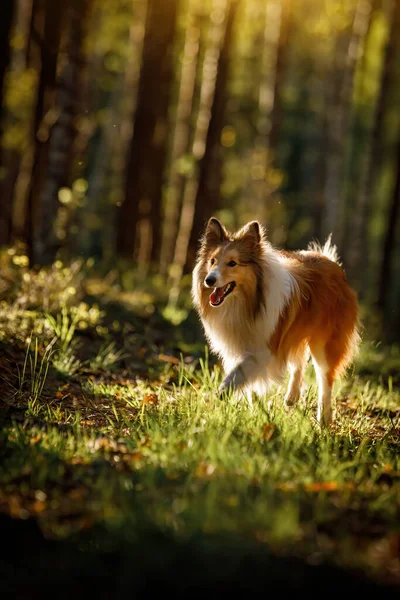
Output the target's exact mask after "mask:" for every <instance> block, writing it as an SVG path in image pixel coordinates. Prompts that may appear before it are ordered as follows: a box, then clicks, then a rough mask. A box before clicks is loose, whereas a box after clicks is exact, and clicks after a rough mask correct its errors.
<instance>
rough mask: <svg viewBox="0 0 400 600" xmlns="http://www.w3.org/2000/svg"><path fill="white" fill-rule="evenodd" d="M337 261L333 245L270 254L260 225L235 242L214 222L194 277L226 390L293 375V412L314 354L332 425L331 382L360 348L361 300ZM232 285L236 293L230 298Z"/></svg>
mask: <svg viewBox="0 0 400 600" xmlns="http://www.w3.org/2000/svg"><path fill="white" fill-rule="evenodd" d="M328 257H329V258H328ZM331 258H333V259H334V260H337V254H336V248H335V247H334V246H332V245H331V244H330V240H328V242H327V243H326V244H325V246H324V247H323V248H320V247H319V246H316V245H315V244H314V245H313V246H312V247H311V250H308V251H303V252H283V251H278V250H275V249H274V248H272V246H271V245H270V244H269V243H268V242H267V241H266V239H265V235H264V232H263V230H262V228H261V227H260V225H259V224H258V223H256V222H253V223H249V224H248V225H246V226H245V227H244V228H242V229H241V230H240V231H239V232H237V233H236V234H229V233H228V232H227V231H226V230H225V229H224V227H223V226H222V225H221V224H220V223H219V222H218V221H217V220H216V219H211V220H210V221H209V223H208V226H207V229H206V233H205V236H204V238H203V241H202V246H201V250H200V253H199V257H198V263H197V265H196V268H195V270H194V277H193V299H194V303H195V306H196V308H197V310H198V312H199V314H200V317H201V319H202V322H203V325H204V327H205V331H206V335H207V337H208V339H209V341H210V344H211V346H212V348H213V349H214V350H215V351H216V352H217V353H219V354H220V356H221V357H222V359H223V362H224V367H225V369H226V371H227V372H228V373H227V376H226V378H225V380H224V382H223V384H222V389H227V388H228V387H231V388H233V389H242V388H245V389H247V390H249V391H254V390H255V391H261V392H262V391H263V390H264V389H267V385H268V383H269V381H271V380H277V379H279V378H280V377H281V376H282V374H283V373H284V371H285V369H286V368H287V367H289V368H290V371H291V380H290V385H289V391H288V393H287V395H286V403H287V404H288V405H289V404H293V403H294V402H296V400H297V399H298V397H299V395H300V389H301V384H302V377H303V372H304V368H305V364H306V360H307V357H308V353H309V352H310V353H311V356H312V358H313V362H314V366H315V367H316V371H317V376H318V381H319V388H320V397H319V403H318V418H319V420H320V421H321V422H323V423H326V424H327V423H329V422H330V421H331V418H332V411H331V400H330V395H331V388H332V385H333V382H334V380H335V379H336V378H337V377H338V376H340V375H341V374H343V372H344V369H345V368H346V366H347V365H348V364H349V363H350V361H351V360H352V358H353V356H354V353H355V351H356V349H357V346H358V341H359V336H358V303H357V298H356V294H355V292H354V291H353V290H352V289H351V288H350V286H349V284H348V283H347V280H346V276H345V273H344V271H343V269H342V268H341V267H340V266H339V265H338V264H337V263H336V262H334V260H331ZM231 261H234V263H236V264H233V263H232V262H231ZM214 279H215V285H216V286H219V287H216V288H214V290H213V292H212V293H211V295H210V287H211V286H209V284H208V283H207V282H213V280H214ZM230 282H234V286H233V289H232V290H231V289H229V290H228V293H227V295H226V296H224V295H223V294H224V293H225V292H224V290H226V289H228V288H229V287H232V284H231V283H230ZM213 285H214V283H213ZM221 298H222V300H221ZM212 301H215V302H220V304H214V305H212Z"/></svg>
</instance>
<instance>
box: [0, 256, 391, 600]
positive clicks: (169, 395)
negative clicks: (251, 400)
mask: <svg viewBox="0 0 400 600" xmlns="http://www.w3.org/2000/svg"><path fill="white" fill-rule="evenodd" d="M62 268H64V267H63V266H60V269H62ZM52 269H53V273H54V269H55V267H54V266H53V268H52ZM17 274H18V272H17ZM67 275H68V277H66V281H67V283H66V285H68V288H71V287H73V288H74V285H75V284H74V281H73V279H72V280H71V277H70V274H69V273H68V274H67ZM78 275H79V282H80V283H82V282H83V281H86V286H83V287H82V290H81V296H79V294H78V293H77V294H76V296H75V300H74V302H72V301H71V299H70V300H69V303H68V304H66V303H65V302H64V300H63V302H62V304H61V305H59V306H57V303H56V299H50V300H49V299H48V298H47V299H46V303H45V304H44V303H43V302H42V301H41V300H40V298H41V294H40V289H39V286H38V283H37V281H36V282H35V286H34V291H35V296H34V298H35V301H34V302H33V301H30V300H29V294H27V293H26V290H25V291H24V293H25V297H26V298H27V300H26V301H25V302H26V303H25V305H24V304H23V303H22V302H21V298H20V296H19V294H18V282H17V283H16V284H15V286H14V287H13V295H12V294H11V293H10V292H9V293H8V296H7V295H5V297H4V298H3V303H2V305H1V306H0V331H1V334H0V340H1V341H0V368H1V379H0V398H1V401H2V402H0V406H1V409H0V420H1V422H2V428H1V433H0V448H1V450H0V453H1V468H0V510H1V512H2V514H3V527H4V531H9V536H10V538H9V539H12V540H14V542H15V544H17V545H18V541H20V543H21V544H23V548H24V550H23V551H22V550H21V547H22V546H21V547H19V548H17V546H16V548H15V550H12V549H11V550H10V552H9V554H8V558H7V560H8V563H7V562H6V563H5V564H6V565H10V564H11V563H12V564H13V568H14V569H16V571H15V570H12V569H11V570H10V569H9V568H7V569H6V572H7V577H6V578H5V579H4V580H3V585H6V583H7V582H8V583H9V584H10V585H13V586H15V585H17V582H19V583H18V585H20V586H22V587H21V590H22V589H25V588H23V586H24V585H29V586H30V589H31V590H33V589H35V585H37V586H38V589H40V586H42V585H50V583H49V582H56V581H57V584H60V582H61V583H62V586H61V588H60V589H65V590H67V588H68V585H70V583H71V581H73V578H72V579H71V580H70V583H68V581H69V579H70V578H69V576H68V573H76V572H77V570H78V571H79V573H80V577H84V576H86V577H87V578H88V586H89V585H91V584H89V581H92V578H93V577H99V575H98V574H99V572H101V573H102V577H103V583H104V587H103V592H104V597H110V596H107V593H110V594H111V591H110V590H113V594H112V595H111V597H115V595H114V593H115V590H116V588H115V586H116V585H117V583H116V582H118V585H119V588H118V589H119V591H120V593H121V594H122V592H123V590H128V589H129V590H130V589H131V588H132V586H133V587H134V588H135V589H136V591H139V592H140V591H141V590H142V588H143V589H145V588H146V586H149V585H150V587H151V585H153V584H154V585H155V583H154V582H153V584H149V578H150V580H151V579H152V576H151V575H150V574H152V573H154V572H155V571H156V572H157V573H158V574H159V579H158V580H157V581H158V583H159V584H160V589H162V586H165V585H169V586H170V588H171V589H174V590H175V591H176V590H178V588H179V589H180V590H181V591H182V590H188V589H189V588H190V585H191V583H190V582H191V580H192V579H193V578H194V579H195V580H196V581H197V584H198V586H200V587H199V589H201V585H202V582H203V584H204V588H203V591H205V590H209V589H221V590H222V591H225V592H226V591H228V590H230V589H231V588H230V587H229V586H232V590H234V591H236V590H237V589H238V588H237V587H236V586H239V588H240V587H243V586H245V587H246V586H247V587H246V589H248V590H250V588H251V586H252V585H253V584H254V586H255V585H256V584H259V583H262V585H263V586H264V584H265V570H266V569H267V570H268V572H269V584H268V585H269V587H270V589H271V586H272V587H273V584H274V583H275V584H276V586H277V587H278V589H280V590H282V589H283V590H288V589H289V588H290V587H291V586H293V587H294V589H300V588H304V589H310V590H311V589H314V586H317V587H318V585H319V584H321V585H322V584H324V581H325V579H326V577H327V576H328V577H329V578H330V581H331V585H332V586H333V587H334V586H339V585H342V587H346V588H347V589H349V585H350V587H351V585H352V584H353V583H356V584H357V586H358V588H357V589H362V588H360V586H362V583H363V581H364V580H365V582H366V584H365V585H368V586H369V589H374V588H371V586H374V585H376V586H381V587H380V588H379V589H382V590H385V591H390V590H395V591H397V592H398V586H399V585H400V552H399V547H400V520H399V506H400V458H399V445H400V444H399V442H400V437H399V434H400V422H399V415H400V408H399V392H398V389H397V379H396V373H397V368H398V365H399V363H396V356H397V354H396V352H397V351H396V350H395V349H393V348H391V349H388V350H387V351H386V350H384V349H383V348H381V347H376V346H374V345H373V344H367V343H365V344H364V346H363V349H362V352H361V354H360V358H359V360H358V363H357V364H356V366H355V369H354V371H353V372H352V373H351V374H350V376H349V377H348V379H347V380H345V381H343V382H342V383H341V384H339V385H338V387H337V388H336V422H335V424H334V426H332V427H331V428H330V429H329V430H321V429H320V427H319V426H318V424H317V423H316V421H315V415H316V386H315V381H314V378H313V374H312V372H311V370H310V372H308V373H307V378H308V391H307V393H306V395H305V397H304V398H303V399H302V400H301V402H300V403H299V405H298V406H297V407H295V408H293V409H291V410H290V411H288V410H286V409H284V408H283V392H284V390H281V389H276V390H274V391H273V393H271V394H270V395H268V396H267V397H265V398H262V399H260V401H259V402H257V403H255V404H254V406H253V408H251V407H250V406H249V405H248V404H247V402H246V401H244V400H241V399H239V400H235V399H233V398H229V399H227V400H226V401H220V400H219V399H218V397H217V395H216V389H217V387H218V384H219V382H220V380H221V377H222V373H221V371H220V369H219V367H218V364H216V362H215V360H214V359H213V358H212V357H209V356H208V354H207V351H206V349H205V347H204V340H203V338H202V335H201V332H200V328H199V326H198V323H197V320H196V318H195V316H194V315H193V314H192V313H187V318H186V320H184V321H183V322H180V324H179V325H174V323H177V322H178V321H181V318H182V309H180V313H179V317H180V318H179V319H174V318H173V316H172V318H171V319H170V320H169V321H168V320H166V318H165V316H166V313H165V311H164V306H165V303H164V298H162V297H161V294H160V291H159V290H158V291H157V293H156V294H154V292H152V291H151V290H149V289H145V288H143V289H142V290H140V289H138V287H137V286H136V287H135V291H134V292H129V290H122V289H121V288H119V287H118V286H117V285H116V284H115V283H111V284H109V286H108V287H107V286H105V285H104V281H103V282H101V281H100V280H95V279H93V278H90V276H89V277H87V278H86V280H85V279H84V278H83V277H82V273H81V272H79V273H77V276H78ZM30 278H31V279H33V274H30ZM25 279H26V277H25ZM42 279H43V280H44V281H45V282H46V283H45V285H48V280H47V279H46V277H45V276H44V275H43V276H42ZM60 281H62V277H61V276H60V274H59V273H58V272H57V284H58V286H59V284H60ZM24 285H25V284H24ZM55 287H57V286H55ZM74 289H76V290H77V289H78V285H76V286H75V288H74ZM15 290H16V291H15ZM60 297H61V298H65V294H63V293H60ZM37 298H39V300H37ZM160 298H161V299H160ZM30 302H31V304H29V303H30ZM49 306H52V309H53V310H52V311H51V312H49V310H48V307H49ZM10 315H12V318H10ZM167 316H168V315H167ZM385 352H386V354H385ZM388 354H389V355H390V359H391V361H392V362H391V364H392V365H393V369H392V370H391V371H388V370H387V369H382V372H384V376H383V377H382V376H381V375H380V371H379V367H378V365H379V357H380V360H381V362H382V365H386V359H385V357H386V356H388ZM399 362H400V361H399ZM33 549H35V550H33ZM178 559H179V560H178ZM132 561H133V563H134V565H136V568H129V567H128V566H127V565H128V564H130V563H131V562H132ZM177 561H178V562H177ZM44 564H45V565H47V570H46V571H43V565H44ZM60 565H62V567H60ZM196 565H199V569H198V570H196ZM245 565H247V566H248V568H246V569H245ZM327 568H329V571H328V572H326V571H325V569H327ZM50 571H51V575H49V572H50ZM16 572H18V577H16V576H15V577H14V579H13V576H12V573H16ZM249 572H251V573H253V575H251V576H250V575H248V573H249ZM288 572H290V573H291V574H292V576H291V577H289V578H288ZM49 577H50V579H49ZM349 577H350V579H349ZM352 578H353V579H352ZM100 579H101V578H100ZM4 582H6V583H4ZM146 582H147V583H146ZM296 582H297V583H296ZM71 585H72V583H71ZM82 585H84V584H83V583H82ZM63 586H64V587H63ZM65 586H66V587H65ZM107 586H109V587H107ZM124 586H125V587H124ZM135 586H136V587H135ZM177 586H178V587H177ZM179 586H180V587H179ZM185 586H186V587H185ZM207 586H208V587H207ZM218 586H219V587H218ZM249 586H250V587H249ZM296 586H297V587H296ZM390 586H392V587H390ZM267 587H268V586H267ZM146 589H147V588H146ZM251 589H252V588H251ZM332 589H333V588H332ZM338 589H339V588H338ZM68 590H69V592H70V591H71V590H70V588H68ZM107 590H108V591H107ZM178 591H179V590H178ZM253 591H254V590H253ZM19 597H24V595H23V593H22V592H21V593H20V596H19ZM30 597H32V596H30Z"/></svg>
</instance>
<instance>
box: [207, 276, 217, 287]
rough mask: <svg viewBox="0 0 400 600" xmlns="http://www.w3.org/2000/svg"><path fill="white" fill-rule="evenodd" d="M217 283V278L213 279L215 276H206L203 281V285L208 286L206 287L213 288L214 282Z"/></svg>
mask: <svg viewBox="0 0 400 600" xmlns="http://www.w3.org/2000/svg"><path fill="white" fill-rule="evenodd" d="M216 281H217V278H216V277H215V275H208V276H207V277H206V278H205V280H204V283H205V284H206V285H207V286H208V287H213V286H214V285H215V282H216Z"/></svg>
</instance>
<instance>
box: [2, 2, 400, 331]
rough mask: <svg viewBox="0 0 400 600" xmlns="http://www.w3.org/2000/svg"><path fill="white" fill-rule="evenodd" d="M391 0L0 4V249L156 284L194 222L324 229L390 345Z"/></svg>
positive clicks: (168, 278) (395, 189)
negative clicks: (86, 262)
mask: <svg viewBox="0 0 400 600" xmlns="http://www.w3.org/2000/svg"><path fill="white" fill-rule="evenodd" d="M399 84H400V0H296V1H295V0H62V1H61V2H55V0H2V2H1V7H0V129H1V131H0V133H1V149H0V246H3V247H4V248H5V249H6V250H3V252H6V253H7V256H8V257H11V258H10V260H12V261H14V262H16V264H22V265H24V266H25V267H27V266H28V265H30V267H31V268H36V267H43V266H46V265H50V264H52V263H53V262H54V261H56V260H63V261H68V260H72V259H74V258H76V257H82V258H84V259H88V258H90V259H94V261H95V262H96V264H98V265H102V268H104V269H105V271H104V272H106V271H107V268H111V267H112V268H115V267H116V266H117V267H118V268H120V269H122V270H123V269H135V271H136V272H138V273H140V276H141V277H142V278H148V279H150V278H151V277H155V276H156V277H158V278H159V280H160V281H162V285H163V286H164V288H165V289H166V290H167V291H168V300H169V304H170V305H171V306H172V307H179V303H180V302H182V301H181V300H180V296H181V290H184V289H187V288H188V287H189V285H190V273H191V270H192V268H193V263H194V260H195V256H196V251H197V248H198V239H199V236H200V235H201V232H202V230H203V228H204V224H205V222H206V220H207V219H208V218H209V217H210V216H212V215H215V216H218V217H220V218H221V219H222V221H223V222H224V224H225V225H226V226H227V227H228V228H235V227H239V226H241V225H243V224H244V223H245V222H246V221H247V220H250V219H258V220H260V221H261V222H262V223H263V224H264V225H265V226H266V227H267V231H268V236H269V239H270V241H271V242H272V243H273V244H275V245H277V246H279V247H284V248H287V249H297V248H300V247H305V246H306V245H307V243H308V242H309V241H310V240H313V239H318V240H320V241H324V240H325V238H326V236H327V235H328V234H329V233H330V232H332V234H333V241H334V243H336V244H337V245H338V247H339V251H340V255H341V257H342V260H343V265H344V267H345V270H346V273H347V275H348V278H349V280H350V281H351V283H352V285H353V286H354V287H355V288H356V289H357V291H358V293H359V296H360V299H361V301H362V305H363V312H364V317H365V322H366V323H369V327H370V328H371V330H372V331H374V334H375V335H377V336H378V337H379V339H382V340H384V341H387V342H396V341H400V313H399V309H398V307H399V305H400V260H399V258H400V236H399V227H400V223H399V204H400V110H399V106H400V85H399Z"/></svg>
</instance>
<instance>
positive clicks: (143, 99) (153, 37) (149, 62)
mask: <svg viewBox="0 0 400 600" xmlns="http://www.w3.org/2000/svg"><path fill="white" fill-rule="evenodd" d="M176 15H177V0H163V2H159V0H149V2H148V9H147V18H146V27H145V36H144V42H143V56H142V65H141V72H140V79H139V89H138V98H137V105H136V112H135V115H134V129H133V136H132V139H131V144H130V148H129V152H128V159H127V163H126V170H125V199H124V202H123V204H122V206H121V208H120V211H119V220H118V233H117V250H118V252H119V253H120V254H121V255H125V256H127V257H132V256H133V255H134V253H135V251H137V250H140V254H139V258H140V262H141V263H142V264H143V263H145V264H147V263H148V262H149V261H152V260H154V261H155V260H156V259H157V258H158V254H159V251H160V238H161V206H162V185H163V179H164V169H165V164H166V157H167V133H168V110H169V98H170V92H171V86H172V82H173V69H172V67H173V42H174V37H175V26H176Z"/></svg>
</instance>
